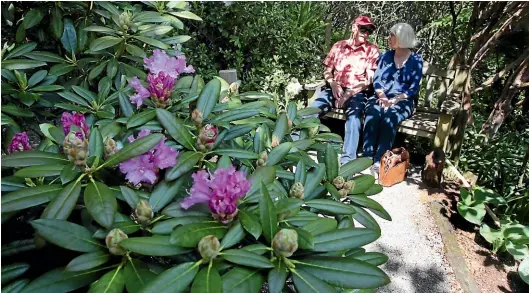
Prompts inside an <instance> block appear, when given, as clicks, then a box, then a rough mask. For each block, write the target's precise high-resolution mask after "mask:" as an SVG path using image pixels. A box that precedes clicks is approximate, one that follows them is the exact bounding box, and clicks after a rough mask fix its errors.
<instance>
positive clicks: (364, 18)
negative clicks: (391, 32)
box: [354, 15, 375, 26]
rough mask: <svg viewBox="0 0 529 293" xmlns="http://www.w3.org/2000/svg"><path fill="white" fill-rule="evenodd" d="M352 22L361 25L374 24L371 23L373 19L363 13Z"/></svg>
mask: <svg viewBox="0 0 529 293" xmlns="http://www.w3.org/2000/svg"><path fill="white" fill-rule="evenodd" d="M354 23H355V24H357V25H363V26H369V25H372V26H375V24H373V21H371V18H369V17H368V16H365V15H362V16H359V17H357V18H356V19H355V21H354Z"/></svg>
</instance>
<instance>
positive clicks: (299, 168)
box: [294, 160, 307, 185]
mask: <svg viewBox="0 0 529 293" xmlns="http://www.w3.org/2000/svg"><path fill="white" fill-rule="evenodd" d="M306 179H307V169H306V167H305V163H304V162H303V160H299V162H298V164H297V165H296V173H295V175H294V182H300V183H301V184H303V185H305V181H306Z"/></svg>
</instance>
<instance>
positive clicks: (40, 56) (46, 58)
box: [25, 51, 72, 77]
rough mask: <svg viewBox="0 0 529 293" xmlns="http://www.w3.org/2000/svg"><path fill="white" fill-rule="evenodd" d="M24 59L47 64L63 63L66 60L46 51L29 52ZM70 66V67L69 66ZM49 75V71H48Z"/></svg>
mask: <svg viewBox="0 0 529 293" xmlns="http://www.w3.org/2000/svg"><path fill="white" fill-rule="evenodd" d="M25 57H28V58H30V59H33V60H37V61H42V62H49V63H64V62H66V59H64V58H62V57H61V56H59V55H57V54H55V53H52V52H47V51H33V52H29V53H27V54H26V55H25ZM63 65H69V64H63ZM69 66H72V65H69ZM50 74H52V73H51V71H50ZM48 77H49V76H48Z"/></svg>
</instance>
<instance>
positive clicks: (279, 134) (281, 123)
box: [272, 113, 288, 143]
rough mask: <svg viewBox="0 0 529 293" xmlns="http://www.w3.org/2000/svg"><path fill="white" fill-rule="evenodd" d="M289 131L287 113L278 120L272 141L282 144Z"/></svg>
mask: <svg viewBox="0 0 529 293" xmlns="http://www.w3.org/2000/svg"><path fill="white" fill-rule="evenodd" d="M287 130H288V118H287V115H286V114H285V113H281V115H279V118H277V122H276V126H275V128H274V132H273V133H272V140H274V139H275V140H277V143H280V142H281V141H282V140H283V138H284V137H285V134H286V133H287Z"/></svg>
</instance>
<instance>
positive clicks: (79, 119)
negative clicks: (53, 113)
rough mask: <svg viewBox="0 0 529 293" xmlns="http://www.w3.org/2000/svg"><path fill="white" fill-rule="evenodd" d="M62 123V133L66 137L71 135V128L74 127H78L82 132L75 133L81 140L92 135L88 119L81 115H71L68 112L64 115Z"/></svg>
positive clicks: (75, 113)
mask: <svg viewBox="0 0 529 293" xmlns="http://www.w3.org/2000/svg"><path fill="white" fill-rule="evenodd" d="M61 121H62V131H63V132H64V134H65V135H67V134H68V133H70V128H71V127H72V125H75V126H77V127H78V128H79V130H81V131H80V132H76V133H75V134H76V135H77V136H78V137H79V138H81V139H82V138H84V137H88V135H89V134H90V131H89V129H88V124H86V119H85V117H84V115H83V114H81V113H77V112H72V114H70V113H68V112H64V113H62V116H61Z"/></svg>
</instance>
